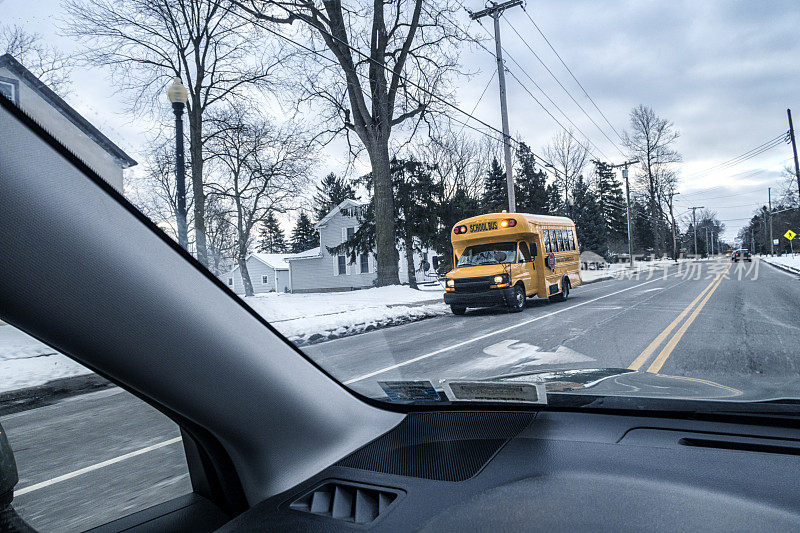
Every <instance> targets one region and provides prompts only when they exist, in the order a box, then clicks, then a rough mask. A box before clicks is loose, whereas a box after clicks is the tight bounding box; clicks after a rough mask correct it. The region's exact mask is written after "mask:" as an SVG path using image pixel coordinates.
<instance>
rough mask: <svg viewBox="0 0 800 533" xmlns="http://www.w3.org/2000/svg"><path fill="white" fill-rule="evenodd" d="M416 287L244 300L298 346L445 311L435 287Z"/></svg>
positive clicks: (285, 295)
mask: <svg viewBox="0 0 800 533" xmlns="http://www.w3.org/2000/svg"><path fill="white" fill-rule="evenodd" d="M421 288H422V290H419V291H415V290H414V289H411V288H409V287H400V286H392V287H377V288H374V289H363V290H358V291H349V292H330V293H321V294H320V293H309V294H279V293H268V294H259V295H256V296H252V297H250V298H245V299H244V300H245V302H246V303H247V304H248V305H249V306H251V307H252V308H253V309H254V310H255V311H256V312H258V314H260V315H261V316H263V317H264V318H266V319H267V320H268V321H269V322H270V323H271V324H272V325H273V326H275V328H276V329H277V330H278V331H280V332H281V333H282V334H284V335H285V336H286V337H287V338H289V340H291V341H292V342H294V343H296V344H298V345H301V346H302V345H304V344H311V343H316V342H321V341H323V340H328V339H335V338H339V337H345V336H348V335H355V334H357V333H363V332H365V331H372V330H373V329H378V328H383V327H387V326H391V325H395V324H403V323H406V322H413V321H416V320H422V319H424V318H429V317H433V316H437V315H441V314H444V313H446V312H447V311H448V309H447V307H446V306H445V305H444V302H443V300H442V292H443V290H442V287H441V285H439V284H438V283H436V284H431V285H426V286H422V287H421Z"/></svg>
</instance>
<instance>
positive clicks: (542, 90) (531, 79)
mask: <svg viewBox="0 0 800 533" xmlns="http://www.w3.org/2000/svg"><path fill="white" fill-rule="evenodd" d="M477 22H478V24H479V25H480V27H481V28H483V29H484V31H486V32H487V33H488V32H489V30H487V29H486V27H485V26H484V25H483V23H482V22H481V21H480V20H477ZM478 45H479V46H480V47H481V48H483V49H484V50H486V51H487V52H488V53H489V54H490V55H492V56H493V57H495V55H494V53H493V52H492V51H491V50H489V49H488V48H486V47H485V46H484V45H483V44H481V43H478ZM501 49H502V51H503V53H504V54H506V56H508V58H509V59H511V61H513V62H514V64H515V65H517V66H518V67H519V68H520V70H521V71H522V73H523V74H525V76H526V77H527V78H528V79H529V80H530V81H531V83H533V85H534V86H535V87H536V88H537V89H539V91H540V92H541V93H542V94H543V95H544V97H545V98H547V99H548V100H549V101H550V103H551V104H553V107H555V108H556V109H558V111H559V112H561V114H562V115H564V118H565V119H567V121H569V123H570V124H572V126H573V127H574V128H575V129H576V130H578V131H579V132H580V133H581V135H583V136H584V137H585V138H586V141H587V142H588V143H589V144H591V145H592V146H594V148H595V150H597V151H598V152H600V154H602V156H603V158H604V159H608V156H607V155H606V154H604V153H603V151H602V150H600V148H598V147H597V145H596V144H595V143H593V142H592V141H591V139H589V137H588V136H587V135H586V134H585V133H584V132H583V131H582V130H581V129H580V128H579V127H578V126H577V125H576V124H575V123H574V122H573V121H572V120H571V119H570V118H569V117H568V116H567V114H566V113H564V111H563V110H562V109H561V108H560V107H558V104H556V103H555V102H554V101H553V99H552V98H550V96H548V94H547V93H546V92H545V91H544V89H542V88H541V87H540V86H539V84H538V83H536V81H534V79H533V78H532V77H531V75H530V74H528V72H527V71H526V70H525V69H524V68H523V67H522V65H520V64H519V62H518V61H517V60H516V59H514V58H513V57H512V56H511V54H509V53H508V51H507V50H506V49H505V47H504V46H501ZM506 71H508V73H509V74H510V75H511V77H513V78H514V79H515V80H516V81H517V83H519V84H520V86H521V87H522V88H523V89H524V90H525V92H527V93H528V95H530V97H531V98H533V100H534V101H535V102H536V103H537V104H539V107H541V108H542V109H543V110H544V112H545V113H547V114H548V115H549V116H550V118H552V119H553V120H554V121H555V122H556V124H558V125H559V126H560V127H561V128H562V129H563V130H564V131H565V132H567V134H568V135H569V136H570V137H572V138H573V139H574V140H575V142H577V143H578V144H579V145H580V146H582V147H583V148H584V149H586V151H587V152H589V153H592V152H591V150H589V148H588V147H587V146H585V145H584V144H583V143H582V142H581V141H579V140H578V139H576V138H575V136H574V135H572V133H571V132H570V131H569V130H568V129H567V128H566V127H564V125H563V124H562V123H561V122H560V121H559V120H558V119H557V118H556V117H554V116H553V114H552V113H550V111H548V110H547V108H546V107H545V106H544V104H542V102H541V101H540V100H539V99H538V98H536V97H535V96H534V95H533V94H532V93H531V91H530V90H529V89H528V88H527V87H526V86H525V84H523V83H522V82H521V81H520V80H519V78H517V77H516V75H515V74H514V73H513V72H512V71H511V70H510V69H508V68H506ZM592 156H593V157H595V158H596V159H597V156H596V155H595V154H594V153H592Z"/></svg>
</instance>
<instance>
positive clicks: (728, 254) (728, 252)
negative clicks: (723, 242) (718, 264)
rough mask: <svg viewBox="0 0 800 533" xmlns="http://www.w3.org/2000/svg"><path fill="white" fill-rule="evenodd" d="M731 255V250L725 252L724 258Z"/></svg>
mask: <svg viewBox="0 0 800 533" xmlns="http://www.w3.org/2000/svg"><path fill="white" fill-rule="evenodd" d="M732 253H733V252H732V251H731V250H728V251H727V252H725V257H730V256H731V254H732Z"/></svg>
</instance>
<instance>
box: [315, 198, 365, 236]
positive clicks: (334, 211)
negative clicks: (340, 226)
mask: <svg viewBox="0 0 800 533" xmlns="http://www.w3.org/2000/svg"><path fill="white" fill-rule="evenodd" d="M361 205H366V204H365V203H364V202H359V201H358V200H351V199H349V198H348V199H347V200H344V201H343V202H342V203H340V204H339V205H337V206H336V207H334V208H333V209H331V210H330V212H329V213H328V214H327V215H325V216H324V217H322V218H321V219H320V221H319V222H317V223H316V224H314V229H319V228H321V227H322V226H324V225H325V224H327V223H328V221H329V220H330V219H332V218H333V217H334V216H336V215H337V214H338V213H340V212H341V211H342V209H347V208H348V207H358V206H361Z"/></svg>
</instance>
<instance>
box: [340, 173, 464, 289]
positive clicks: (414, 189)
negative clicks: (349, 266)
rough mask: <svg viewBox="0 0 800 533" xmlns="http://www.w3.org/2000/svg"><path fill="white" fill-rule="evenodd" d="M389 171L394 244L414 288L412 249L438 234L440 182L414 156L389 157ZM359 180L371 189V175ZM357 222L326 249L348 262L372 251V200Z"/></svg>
mask: <svg viewBox="0 0 800 533" xmlns="http://www.w3.org/2000/svg"><path fill="white" fill-rule="evenodd" d="M390 170H391V173H392V189H393V192H394V198H395V201H394V214H395V228H397V232H396V235H395V236H396V241H397V245H398V246H401V247H402V248H403V249H404V250H406V265H405V266H406V269H407V272H408V279H409V284H410V285H411V287H413V288H417V285H416V272H415V270H414V251H415V250H417V251H420V249H421V248H428V247H432V246H434V245H435V243H436V239H437V237H438V236H439V227H440V223H439V206H438V204H437V199H438V198H440V197H441V196H442V185H441V183H440V182H437V181H436V180H434V178H433V175H432V173H431V167H430V166H429V165H426V164H425V163H421V162H419V161H416V160H415V159H407V160H405V159H397V158H393V159H392V161H391V165H390ZM359 183H360V184H362V185H363V186H364V187H366V189H367V190H369V191H370V192H371V191H372V187H373V182H372V175H371V174H367V175H365V176H363V177H362V178H360V180H359ZM462 218H463V217H462ZM358 223H359V227H358V229H356V231H355V233H354V234H353V236H352V237H351V238H350V239H348V240H347V241H345V242H343V243H342V244H340V245H338V246H334V247H329V248H328V251H329V252H330V253H331V254H333V255H338V254H346V255H347V256H348V260H349V261H350V262H356V261H357V259H358V256H359V255H361V254H372V253H374V250H375V208H374V206H373V205H372V203H370V204H369V206H368V207H367V208H366V209H364V210H361V211H360V212H359V214H358ZM448 236H449V235H448Z"/></svg>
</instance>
